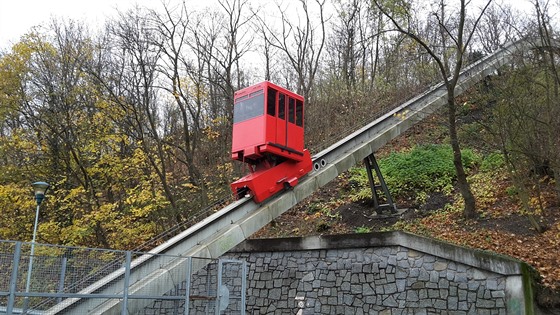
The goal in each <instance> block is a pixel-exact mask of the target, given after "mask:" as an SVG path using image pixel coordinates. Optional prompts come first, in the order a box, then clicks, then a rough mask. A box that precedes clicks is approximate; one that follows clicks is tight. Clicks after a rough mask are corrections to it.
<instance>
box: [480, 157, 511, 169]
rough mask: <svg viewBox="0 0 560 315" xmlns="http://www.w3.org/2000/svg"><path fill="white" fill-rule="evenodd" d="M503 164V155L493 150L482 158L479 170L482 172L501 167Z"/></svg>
mask: <svg viewBox="0 0 560 315" xmlns="http://www.w3.org/2000/svg"><path fill="white" fill-rule="evenodd" d="M505 164H506V163H505V159H504V155H503V154H501V153H499V152H493V153H490V154H489V155H487V156H486V157H485V158H484V160H482V162H481V163H480V170H481V171H483V172H490V171H495V170H497V169H501V168H503V167H504V165H505Z"/></svg>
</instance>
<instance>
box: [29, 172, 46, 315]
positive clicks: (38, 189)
mask: <svg viewBox="0 0 560 315" xmlns="http://www.w3.org/2000/svg"><path fill="white" fill-rule="evenodd" d="M31 186H33V190H34V191H35V201H36V202H37V210H36V211H35V224H34V225H33V239H32V240H31V253H30V255H29V266H27V283H26V284H25V293H29V286H30V284H31V271H32V270H33V255H34V254H35V239H36V238H37V225H38V223H39V207H40V206H41V202H43V199H45V194H46V193H47V190H48V189H49V186H50V185H49V184H47V183H45V182H35V183H33V184H31ZM28 306H29V297H28V296H26V297H25V302H24V307H23V310H24V313H27V307H28Z"/></svg>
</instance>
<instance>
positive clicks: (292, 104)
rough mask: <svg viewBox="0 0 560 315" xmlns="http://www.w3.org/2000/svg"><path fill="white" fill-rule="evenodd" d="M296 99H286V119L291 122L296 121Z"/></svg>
mask: <svg viewBox="0 0 560 315" xmlns="http://www.w3.org/2000/svg"><path fill="white" fill-rule="evenodd" d="M295 115H296V100H294V99H293V98H291V97H290V98H289V99H288V121H289V122H291V123H292V124H293V123H295V122H296V118H295Z"/></svg>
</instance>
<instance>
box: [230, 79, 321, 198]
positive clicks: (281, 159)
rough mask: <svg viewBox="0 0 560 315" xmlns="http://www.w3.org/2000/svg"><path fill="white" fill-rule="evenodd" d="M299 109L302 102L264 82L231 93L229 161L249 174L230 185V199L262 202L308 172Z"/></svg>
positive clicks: (307, 159)
mask: <svg viewBox="0 0 560 315" xmlns="http://www.w3.org/2000/svg"><path fill="white" fill-rule="evenodd" d="M303 106H304V105H303V97H302V96H300V95H298V94H295V93H293V92H290V91H288V90H286V89H284V88H282V87H280V86H278V85H275V84H273V83H271V82H268V81H265V82H261V83H258V84H255V85H253V86H250V87H247V88H244V89H242V90H240V91H237V92H236V93H235V96H234V106H233V111H234V114H233V135H232V138H233V139H232V146H231V156H232V158H233V159H234V160H238V161H241V162H244V163H247V164H248V165H249V170H250V172H251V173H250V174H248V175H247V176H245V177H243V178H241V179H239V180H238V181H235V182H233V183H232V184H231V189H232V190H233V192H234V194H236V195H237V196H243V195H245V194H247V193H250V194H251V195H252V196H253V199H254V200H255V201H256V202H262V201H264V200H265V199H267V198H268V197H270V196H272V195H274V194H275V193H277V192H279V191H281V190H282V189H285V188H289V187H293V186H294V185H296V184H297V183H298V180H299V179H300V178H301V177H302V176H303V175H305V174H307V173H308V172H309V171H311V168H312V161H311V156H310V154H309V152H308V151H307V150H306V149H304V142H303V122H304V119H303V112H304V107H303Z"/></svg>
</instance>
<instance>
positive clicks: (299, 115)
mask: <svg viewBox="0 0 560 315" xmlns="http://www.w3.org/2000/svg"><path fill="white" fill-rule="evenodd" d="M296 125H298V126H300V127H301V126H303V102H302V101H301V100H296Z"/></svg>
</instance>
